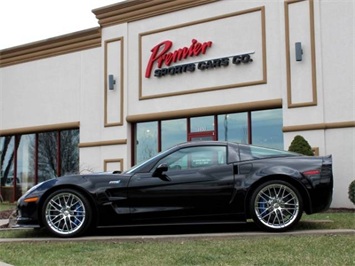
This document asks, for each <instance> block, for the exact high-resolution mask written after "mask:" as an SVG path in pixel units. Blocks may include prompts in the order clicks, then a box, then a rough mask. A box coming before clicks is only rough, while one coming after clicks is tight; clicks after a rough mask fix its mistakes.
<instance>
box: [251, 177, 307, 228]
mask: <svg viewBox="0 0 355 266" xmlns="http://www.w3.org/2000/svg"><path fill="white" fill-rule="evenodd" d="M249 211H250V214H251V216H252V218H253V220H254V222H255V223H256V224H257V225H258V226H259V227H260V228H261V229H263V230H265V231H270V232H284V231H287V230H289V229H291V228H292V227H294V226H295V225H296V224H297V223H298V221H299V220H300V218H301V216H302V213H303V201H302V198H301V195H300V193H299V192H298V190H297V189H296V188H295V187H294V186H292V185H291V184H289V183H287V182H284V181H281V180H273V181H268V182H266V183H264V184H262V185H260V186H259V187H257V188H256V189H255V191H254V192H253V194H252V197H251V202H250V206H249Z"/></svg>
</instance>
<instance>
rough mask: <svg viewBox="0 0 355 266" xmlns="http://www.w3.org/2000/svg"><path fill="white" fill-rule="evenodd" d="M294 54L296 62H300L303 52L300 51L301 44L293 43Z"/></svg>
mask: <svg viewBox="0 0 355 266" xmlns="http://www.w3.org/2000/svg"><path fill="white" fill-rule="evenodd" d="M295 52H296V61H302V55H303V50H302V43H301V42H296V43H295Z"/></svg>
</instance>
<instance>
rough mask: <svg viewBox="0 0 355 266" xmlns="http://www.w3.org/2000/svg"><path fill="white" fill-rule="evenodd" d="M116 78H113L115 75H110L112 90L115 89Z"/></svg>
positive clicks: (109, 87)
mask: <svg viewBox="0 0 355 266" xmlns="http://www.w3.org/2000/svg"><path fill="white" fill-rule="evenodd" d="M115 84H116V80H115V79H114V78H113V75H108V89H109V90H110V91H112V90H114V89H115Z"/></svg>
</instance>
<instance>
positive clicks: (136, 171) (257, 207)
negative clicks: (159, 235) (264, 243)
mask: <svg viewBox="0 0 355 266" xmlns="http://www.w3.org/2000/svg"><path fill="white" fill-rule="evenodd" d="M332 191H333V175H332V157H331V156H323V157H309V156H302V155H299V154H295V153H290V152H286V151H281V150H274V149H269V148H263V147H257V146H252V145H244V144H236V143H231V142H218V141H200V142H188V143H183V144H180V145H177V146H174V147H172V148H170V149H169V150H167V151H165V152H162V153H159V154H158V155H156V156H154V157H153V158H151V159H149V160H147V161H145V162H143V163H141V164H139V165H137V166H135V167H133V168H132V169H130V170H128V171H126V172H123V173H118V174H113V173H110V174H89V175H70V176H63V177H59V178H54V179H50V180H48V181H45V182H42V183H40V184H38V185H36V186H35V187H33V188H31V189H30V190H29V191H28V192H27V193H26V194H25V195H23V196H22V197H21V198H20V199H19V201H18V206H17V212H18V218H17V224H18V226H20V227H33V228H39V227H45V228H47V229H48V230H49V231H50V232H51V233H52V234H54V235H56V236H59V237H75V236H79V235H83V234H84V233H87V232H88V231H89V229H91V228H104V227H117V226H130V227H133V226H138V225H162V224H185V225H186V224H218V223H231V222H238V221H246V220H247V219H249V218H251V219H253V220H254V222H255V223H256V224H257V225H258V226H259V227H260V228H262V229H263V230H266V231H272V232H282V231H286V230H289V229H291V228H293V227H294V226H295V225H296V224H297V222H298V221H299V220H300V218H301V216H302V213H303V212H306V213H307V214H312V213H316V212H320V211H324V210H326V209H328V208H329V205H330V203H331V200H332Z"/></svg>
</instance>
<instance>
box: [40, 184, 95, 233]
mask: <svg viewBox="0 0 355 266" xmlns="http://www.w3.org/2000/svg"><path fill="white" fill-rule="evenodd" d="M91 216H92V212H91V209H90V204H89V202H88V200H87V199H86V198H85V197H84V196H83V195H82V194H81V193H79V192H78V191H76V190H73V189H61V190H58V191H55V192H54V193H52V194H51V195H49V197H48V198H47V200H46V201H45V203H44V205H43V210H42V218H43V223H44V224H45V226H46V228H47V229H48V230H49V231H50V232H51V233H53V234H54V235H57V236H60V237H75V236H79V235H81V234H83V233H84V232H85V231H86V229H87V228H88V227H89V226H90V223H91Z"/></svg>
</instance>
